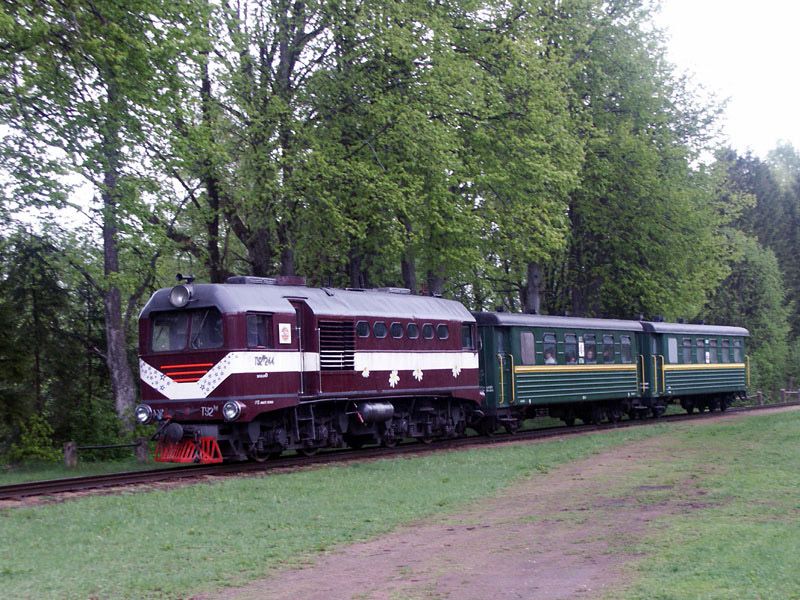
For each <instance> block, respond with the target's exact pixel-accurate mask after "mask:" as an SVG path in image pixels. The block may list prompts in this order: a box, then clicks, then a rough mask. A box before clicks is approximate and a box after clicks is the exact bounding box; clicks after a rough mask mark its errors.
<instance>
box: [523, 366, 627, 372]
mask: <svg viewBox="0 0 800 600" xmlns="http://www.w3.org/2000/svg"><path fill="white" fill-rule="evenodd" d="M635 370H636V365H634V364H630V365H536V366H530V367H514V373H575V372H595V371H635Z"/></svg>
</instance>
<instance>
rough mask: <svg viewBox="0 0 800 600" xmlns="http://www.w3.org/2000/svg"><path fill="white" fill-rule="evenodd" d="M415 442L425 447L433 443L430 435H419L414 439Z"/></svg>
mask: <svg viewBox="0 0 800 600" xmlns="http://www.w3.org/2000/svg"><path fill="white" fill-rule="evenodd" d="M416 440H417V441H418V442H419V443H420V444H425V445H426V446H427V445H428V444H430V443H432V442H433V436H432V435H421V436H419V437H418V438H416Z"/></svg>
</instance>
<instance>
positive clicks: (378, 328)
mask: <svg viewBox="0 0 800 600" xmlns="http://www.w3.org/2000/svg"><path fill="white" fill-rule="evenodd" d="M372 333H373V334H374V335H375V337H376V338H385V337H386V323H384V322H383V321H376V322H375V324H374V325H373V326H372Z"/></svg>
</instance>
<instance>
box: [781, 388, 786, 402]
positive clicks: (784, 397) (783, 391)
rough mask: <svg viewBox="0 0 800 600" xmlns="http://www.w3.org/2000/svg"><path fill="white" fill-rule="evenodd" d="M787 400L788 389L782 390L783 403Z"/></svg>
mask: <svg viewBox="0 0 800 600" xmlns="http://www.w3.org/2000/svg"><path fill="white" fill-rule="evenodd" d="M783 402H786V390H783V389H782V390H781V403H783Z"/></svg>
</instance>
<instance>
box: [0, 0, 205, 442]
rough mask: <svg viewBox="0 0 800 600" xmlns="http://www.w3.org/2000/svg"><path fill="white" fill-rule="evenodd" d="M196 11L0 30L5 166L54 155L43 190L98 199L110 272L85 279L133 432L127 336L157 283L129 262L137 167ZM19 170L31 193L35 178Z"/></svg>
mask: <svg viewBox="0 0 800 600" xmlns="http://www.w3.org/2000/svg"><path fill="white" fill-rule="evenodd" d="M189 8H190V7H189V6H187V5H186V4H181V5H177V6H176V7H175V9H173V5H172V3H159V2H157V1H151V0H140V1H137V2H126V3H124V4H120V3H116V2H71V3H66V4H65V3H60V2H48V3H36V2H22V3H17V4H15V5H13V6H11V7H7V8H5V9H4V10H3V14H2V19H0V27H2V35H0V38H2V39H4V40H6V43H5V44H3V46H2V47H0V77H1V78H2V84H3V87H2V96H0V115H2V119H3V123H4V125H6V127H7V130H6V131H4V140H3V141H4V145H5V146H6V148H7V150H8V151H7V152H6V153H5V156H6V157H8V156H9V155H11V156H13V157H14V159H15V160H16V162H17V164H22V165H24V164H31V163H33V162H35V161H36V160H37V159H38V158H39V157H40V156H41V155H42V154H43V155H44V156H45V157H47V158H48V160H47V161H46V162H45V163H44V164H45V167H46V168H43V169H42V171H41V174H40V177H39V179H40V180H42V181H44V182H45V183H50V184H53V182H54V181H56V179H55V178H56V177H58V176H59V175H62V174H63V173H66V172H71V173H76V174H79V175H80V176H81V177H82V178H83V179H84V180H85V181H87V182H89V183H90V184H91V186H93V188H94V189H95V190H96V193H97V201H98V204H99V209H98V210H99V214H100V216H101V223H100V229H101V238H102V244H103V269H102V274H101V275H100V276H99V277H95V276H94V275H92V274H91V273H90V272H89V271H85V273H84V274H85V276H86V278H87V280H89V281H90V282H91V284H92V285H93V286H94V287H96V288H97V289H98V290H101V291H102V295H103V304H104V312H105V333H106V336H105V337H106V348H105V360H106V363H107V365H108V368H109V372H110V374H111V380H112V384H113V389H114V397H115V402H116V408H117V413H118V415H119V417H120V419H121V420H122V422H123V423H125V424H126V426H127V427H128V428H130V426H131V411H132V407H133V405H134V403H135V398H136V388H135V385H134V378H133V374H132V371H131V367H130V364H129V361H128V353H127V331H128V330H129V327H130V321H131V318H132V315H133V314H134V306H135V303H136V301H137V299H138V297H139V296H140V295H141V294H142V293H143V291H144V289H145V288H146V287H147V281H132V280H130V279H128V278H126V276H125V274H124V271H123V269H122V261H123V260H124V256H123V254H125V243H126V239H130V236H131V235H138V236H141V235H142V232H141V230H137V228H138V227H140V226H141V224H142V223H143V222H144V219H143V217H144V216H145V215H146V214H147V212H148V210H147V207H146V205H145V204H144V202H143V193H144V192H145V191H146V190H147V189H148V187H147V185H146V182H147V179H148V178H147V177H144V178H143V177H142V176H141V175H142V174H141V173H140V172H138V168H139V165H141V164H143V165H144V166H145V168H147V165H148V164H149V161H148V160H147V156H146V155H145V154H144V153H143V151H142V149H143V148H144V147H145V143H144V142H145V141H146V140H147V138H148V137H152V134H153V131H154V128H156V127H157V121H158V116H159V115H160V114H162V113H159V108H160V103H162V102H167V103H168V102H169V90H170V89H171V82H170V76H171V73H172V69H171V68H170V65H171V63H170V61H171V60H172V59H174V57H175V56H176V54H178V53H179V45H180V40H183V39H184V38H185V36H184V35H183V33H184V27H183V25H182V21H183V17H184V16H186V15H185V14H181V11H182V10H187V9H189ZM186 14H191V10H187V13H186ZM187 20H188V19H187ZM37 149H43V150H37ZM37 152H38V154H37ZM13 167H14V165H12V168H11V171H12V173H13V174H14V175H16V176H17V183H18V187H19V186H23V185H24V184H25V183H26V181H27V180H25V179H20V177H21V173H22V171H23V170H24V169H18V168H13ZM7 169H8V167H7ZM34 172H36V171H34ZM151 181H152V179H151ZM151 189H152V188H151ZM35 192H36V193H38V194H45V193H46V192H47V189H46V188H41V187H37V188H36V190H35ZM36 197H38V196H36V194H34V198H36ZM132 248H133V246H132V245H130V246H129V247H128V249H129V250H130V249H132ZM124 294H130V295H129V296H128V298H127V299H126V298H124Z"/></svg>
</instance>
